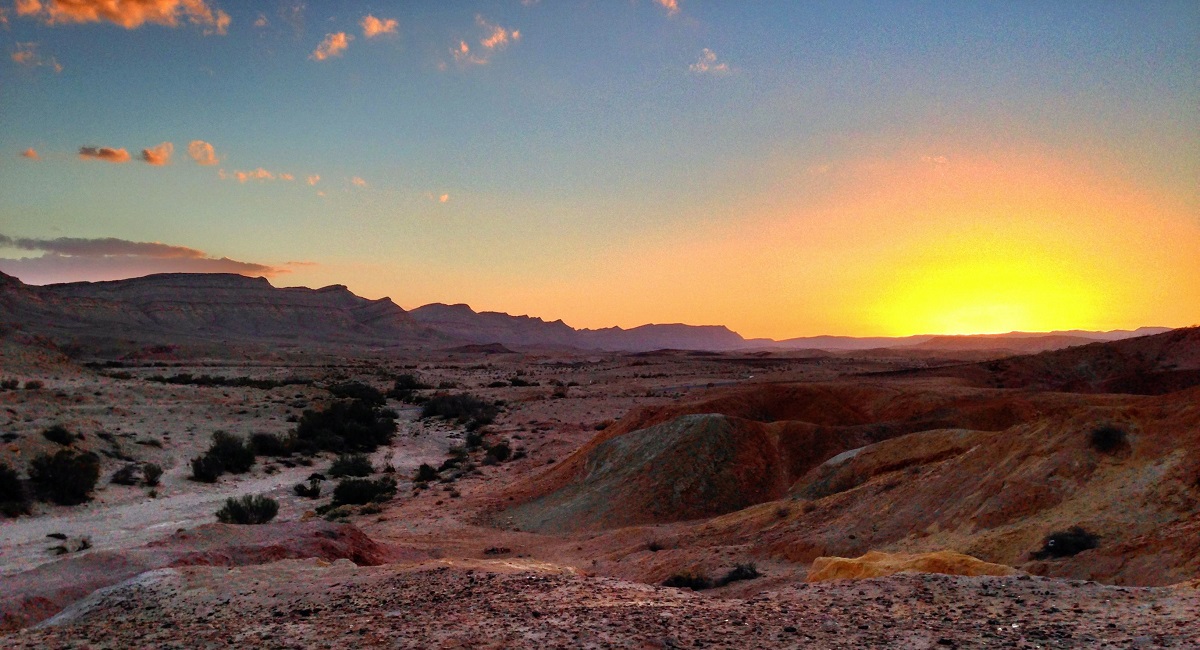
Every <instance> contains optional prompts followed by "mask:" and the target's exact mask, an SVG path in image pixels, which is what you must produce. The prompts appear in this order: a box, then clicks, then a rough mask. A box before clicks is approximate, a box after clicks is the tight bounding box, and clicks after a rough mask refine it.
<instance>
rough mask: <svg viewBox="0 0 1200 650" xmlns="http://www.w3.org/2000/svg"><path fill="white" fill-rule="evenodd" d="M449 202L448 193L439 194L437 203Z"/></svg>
mask: <svg viewBox="0 0 1200 650" xmlns="http://www.w3.org/2000/svg"><path fill="white" fill-rule="evenodd" d="M449 202H450V195H449V194H443V195H441V196H439V197H438V203H449Z"/></svg>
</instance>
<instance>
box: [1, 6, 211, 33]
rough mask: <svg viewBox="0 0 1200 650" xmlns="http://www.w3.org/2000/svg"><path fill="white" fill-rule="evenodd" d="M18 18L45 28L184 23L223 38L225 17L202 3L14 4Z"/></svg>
mask: <svg viewBox="0 0 1200 650" xmlns="http://www.w3.org/2000/svg"><path fill="white" fill-rule="evenodd" d="M16 9H17V15H18V16H29V17H33V18H36V19H37V20H40V21H42V22H43V23H45V24H47V25H60V24H61V25H67V24H76V23H99V22H110V23H113V24H115V25H120V26H121V27H124V28H125V29H137V28H139V27H141V26H142V25H144V24H146V23H152V24H155V25H163V26H166V27H178V26H179V25H180V24H182V23H183V22H184V21H185V20H186V22H188V23H191V24H193V25H197V26H200V27H202V28H204V33H205V34H206V35H207V34H220V35H224V34H225V33H226V32H227V31H228V28H229V24H230V22H231V19H230V17H229V14H227V13H225V12H224V11H221V10H220V9H217V10H214V9H213V8H212V6H210V4H209V3H208V2H206V0H45V2H43V1H42V0H17V3H16Z"/></svg>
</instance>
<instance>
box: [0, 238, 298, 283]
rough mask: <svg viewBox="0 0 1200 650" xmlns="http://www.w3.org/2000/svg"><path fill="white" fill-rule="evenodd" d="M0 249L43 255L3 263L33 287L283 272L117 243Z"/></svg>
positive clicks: (24, 241) (15, 244)
mask: <svg viewBox="0 0 1200 650" xmlns="http://www.w3.org/2000/svg"><path fill="white" fill-rule="evenodd" d="M0 248H13V249H17V250H25V251H34V252H41V253H42V255H41V256H39V257H25V258H18V259H0V270H3V271H4V272H5V273H9V274H12V275H14V276H16V277H18V278H20V279H21V280H22V281H24V282H28V283H30V284H49V283H54V282H73V281H78V280H116V279H121V278H132V277H139V276H142V275H147V274H150V273H237V274H240V275H249V276H259V275H262V276H267V277H271V276H274V275H279V274H281V273H288V272H289V269H288V268H286V267H287V266H290V264H289V265H285V266H284V267H275V266H269V265H266V264H257V263H254V262H241V261H238V260H231V259H229V258H227V257H214V256H212V255H209V254H208V253H205V252H204V251H201V250H197V249H195V248H189V247H187V246H175V245H171V244H163V243H159V242H137V241H130V240H127V239H117V238H115V237H104V238H96V239H86V238H79V237H60V238H57V239H34V238H23V237H8V236H5V235H0Z"/></svg>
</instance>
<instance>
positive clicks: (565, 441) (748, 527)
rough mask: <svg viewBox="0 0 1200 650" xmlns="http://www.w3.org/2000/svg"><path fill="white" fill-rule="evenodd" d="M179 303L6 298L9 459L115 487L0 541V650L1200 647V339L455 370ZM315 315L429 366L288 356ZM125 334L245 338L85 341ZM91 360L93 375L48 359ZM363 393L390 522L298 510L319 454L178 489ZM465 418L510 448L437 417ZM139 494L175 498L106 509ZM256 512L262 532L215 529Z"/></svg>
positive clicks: (415, 352) (411, 324)
mask: <svg viewBox="0 0 1200 650" xmlns="http://www.w3.org/2000/svg"><path fill="white" fill-rule="evenodd" d="M169 279H170V278H164V277H162V276H159V277H157V278H153V279H152V281H148V284H147V285H145V286H142V287H141V288H138V287H137V285H136V283H135V284H125V285H111V286H107V287H96V286H84V285H80V286H75V285H58V287H57V288H53V289H46V288H41V289H39V288H32V287H26V286H24V285H12V283H9V286H7V287H5V288H4V289H3V291H0V296H2V297H3V298H4V300H5V301H7V302H4V303H2V304H3V306H4V309H7V310H8V311H6V312H4V313H5V314H6V316H5V318H6V319H9V318H18V319H20V318H28V317H31V316H30V315H31V314H35V313H36V314H40V315H41V316H43V317H45V318H47V319H49V321H47V322H46V323H41V324H35V323H32V322H31V321H28V320H19V322H17V323H16V326H12V325H11V323H12V322H13V321H8V322H9V323H10V329H7V330H6V331H5V333H4V334H3V335H2V336H0V353H2V354H3V364H2V366H0V367H3V371H2V372H0V375H2V376H0V379H5V380H10V381H6V383H5V384H3V385H0V435H2V436H3V438H2V444H0V463H4V464H5V465H7V466H9V467H13V468H16V469H17V470H18V472H19V474H18V476H19V477H20V478H21V480H23V481H25V482H26V483H27V484H28V483H29V479H30V478H31V477H30V475H29V474H28V472H27V468H28V467H29V463H30V462H31V459H33V458H34V457H36V456H38V455H40V454H43V453H52V452H55V451H57V450H61V449H67V450H70V451H74V452H78V453H88V452H90V453H94V454H96V458H97V459H98V463H99V474H100V477H101V478H100V481H99V483H98V484H97V485H96V487H95V489H94V491H93V492H92V493H91V495H90V500H88V501H86V502H85V503H82V504H79V505H57V504H54V503H52V502H50V501H47V500H38V501H35V502H33V503H32V504H30V506H29V513H28V514H21V515H19V516H16V517H9V518H0V629H2V631H0V646H2V647H13V648H46V647H80V648H83V647H89V648H102V647H110V648H126V647H142V646H150V645H153V646H156V647H189V648H190V647H246V646H253V647H334V646H335V645H337V646H344V645H347V644H354V645H357V646H362V647H372V646H376V645H385V644H386V645H391V646H396V647H414V648H415V647H431V646H432V647H529V646H533V645H547V646H549V647H596V648H599V647H636V648H646V647H661V648H670V647H734V646H738V647H745V646H749V647H846V648H851V647H853V648H858V647H914V648H921V647H928V648H934V647H1030V648H1032V647H1062V648H1068V647H1071V648H1073V647H1087V648H1093V647H1114V648H1115V647H1121V648H1127V647H1139V648H1140V647H1146V648H1153V647H1179V648H1188V647H1196V646H1197V644H1200V624H1198V623H1197V621H1198V620H1200V592H1198V590H1197V587H1198V582H1197V581H1198V579H1200V564H1198V562H1200V560H1198V556H1197V554H1196V552H1195V540H1196V539H1197V538H1200V455H1198V453H1200V451H1198V450H1200V438H1198V437H1197V436H1200V409H1197V404H1200V386H1197V385H1196V383H1197V382H1194V381H1191V380H1189V379H1188V378H1189V377H1190V376H1191V375H1190V374H1189V373H1192V372H1195V371H1196V370H1197V369H1198V363H1200V338H1198V336H1197V330H1195V329H1186V330H1176V331H1172V332H1167V333H1164V334H1159V335H1155V336H1149V337H1143V338H1132V339H1129V340H1122V341H1118V342H1107V343H1099V344H1089V345H1083V346H1079V347H1072V348H1069V349H1065V350H1057V351H1048V352H1043V353H1039V354H1034V355H1028V356H1011V355H1006V354H1003V353H999V352H997V351H995V350H982V351H981V350H975V349H960V350H949V351H939V350H938V349H912V350H910V351H907V352H906V351H904V350H902V349H899V348H894V349H891V350H886V351H881V350H866V351H857V352H855V351H850V352H838V353H830V352H804V351H794V352H788V351H766V350H760V351H752V352H737V351H733V352H723V353H717V352H707V351H684V350H655V351H648V352H641V353H623V352H612V351H603V350H594V349H577V348H570V347H561V346H552V347H543V348H536V347H529V346H521V345H515V344H514V345H513V346H512V347H509V346H505V345H501V344H498V343H497V342H490V343H487V344H482V343H479V344H469V343H467V344H464V343H461V339H460V337H459V336H458V335H457V334H447V333H444V332H434V331H433V330H431V329H426V328H428V327H429V324H428V323H421V322H420V320H419V319H415V318H411V316H410V315H409V314H407V313H404V312H403V311H402V310H401V311H400V312H395V310H392V308H391V307H388V306H387V305H388V304H390V303H387V304H384V303H382V302H376V303H370V301H366V302H363V299H361V298H357V297H354V296H352V294H349V292H346V291H344V289H339V288H332V289H328V290H318V291H312V290H290V289H274V288H271V287H270V286H269V285H266V284H265V281H262V282H258V281H253V280H246V282H247V283H248V285H247V286H252V287H257V288H255V289H253V290H254V291H259V292H261V296H259V297H257V298H255V299H254V300H253V301H252V302H256V304H257V305H258V306H257V307H256V308H255V309H258V310H259V311H256V312H253V313H252V316H253V317H247V319H246V320H245V321H243V322H242V323H241V324H240V325H238V327H236V328H234V327H229V326H227V325H225V324H224V323H225V321H227V320H228V319H230V318H233V316H232V314H236V313H238V312H239V310H240V309H241V308H240V307H237V303H236V301H230V302H229V303H228V305H229V306H228V307H227V309H228V310H229V311H227V312H225V313H226V315H225V316H220V315H219V313H220V309H226V308H217V307H214V306H212V305H217V304H220V301H221V300H223V299H219V296H220V295H222V292H223V291H225V290H226V289H227V288H228V287H229V286H231V285H230V284H229V283H228V281H227V279H223V278H212V281H213V283H214V287H215V288H213V287H209V288H205V287H202V286H197V288H195V293H196V295H200V296H208V297H207V298H205V299H204V300H205V301H208V303H210V304H209V306H206V307H204V308H203V309H200V308H199V307H196V305H192V306H191V307H187V308H182V307H173V306H171V300H170V297H171V293H172V290H169V289H168V288H166V287H167V286H168V285H170V282H175V281H176V280H179V281H182V282H184V283H190V282H195V281H197V280H196V279H194V278H182V279H178V278H177V279H174V280H170V282H167V281H168V280H169ZM242 281H243V280H234V282H235V283H240V282H242ZM164 282H167V284H162V283H164ZM100 284H106V283H100ZM171 286H174V285H171ZM100 289H103V291H100V292H99V293H97V292H98V291H99V290H100ZM175 289H179V287H175ZM72 292H79V293H80V294H81V295H69V294H72ZM279 292H282V293H279ZM101 293H103V294H104V295H100V294H101ZM82 294H87V295H86V296H84V295H82ZM31 296H33V297H31ZM285 298H286V299H285ZM281 301H282V302H281ZM196 302H202V301H196ZM134 303H136V304H138V305H140V306H139V307H138V308H137V309H136V310H133V311H130V312H129V313H126V307H124V306H121V307H114V305H128V304H134ZM14 305H15V306H14ZM30 305H41V307H38V309H41V310H42V311H36V312H31V311H28V310H29V309H32V307H30ZM64 305H66V306H64ZM80 305H85V306H88V305H90V307H88V309H94V310H95V311H87V310H86V309H85V310H83V311H71V313H72V314H76V315H78V314H80V313H83V314H85V315H86V317H81V318H80V319H79V320H72V318H74V317H72V318H68V317H67V316H64V315H63V313H62V310H64V309H68V307H69V308H70V310H77V309H80ZM339 305H340V306H339ZM335 306H336V308H334V307H335ZM393 307H394V305H393ZM109 309H111V310H113V311H112V313H111V314H110V315H109V316H104V317H103V318H109V319H110V320H108V321H104V320H103V318H101V316H97V315H96V314H99V313H104V310H109ZM309 309H312V310H315V311H304V310H309ZM380 309H383V310H384V311H385V312H388V313H391V314H392V315H393V316H394V317H388V318H382V319H372V318H370V317H366V316H365V315H366V314H368V313H374V312H372V310H380ZM395 309H396V310H399V307H395ZM272 310H280V311H279V313H278V314H277V315H274V316H272V315H271V311H272ZM288 310H294V311H288ZM328 310H332V311H328ZM302 312H303V313H305V314H308V316H305V318H308V317H313V318H317V317H320V318H327V320H326V321H325V322H326V324H327V326H328V327H330V328H334V329H337V330H338V331H341V332H363V331H368V330H371V328H376V327H378V328H384V329H388V328H396V331H400V330H403V331H405V332H409V333H410V334H411V335H412V336H415V337H417V339H408V340H409V341H410V343H409V344H403V345H401V344H397V345H391V346H376V345H373V344H372V345H363V344H361V343H355V342H354V340H353V336H350V337H349V338H346V339H343V340H340V341H339V342H337V343H331V344H325V343H321V342H320V341H317V340H313V341H310V342H308V343H306V344H305V345H303V346H301V347H300V348H295V347H290V343H288V342H287V341H284V342H280V341H279V340H278V339H276V338H273V337H277V336H280V335H281V334H280V333H281V332H287V331H290V330H292V329H294V328H295V327H296V326H295V324H294V323H292V324H289V323H288V322H287V319H288V318H290V316H285V314H287V313H291V314H299V313H302ZM322 313H323V314H325V315H324V316H320V314H322ZM255 314H256V315H255ZM501 316H503V317H504V318H511V317H508V316H506V315H501ZM120 318H124V319H133V320H131V321H130V322H133V323H134V324H133V325H130V327H131V328H133V330H134V331H144V332H149V331H154V332H156V333H157V334H155V336H162V337H164V338H163V339H162V340H169V339H170V336H171V332H173V331H175V328H182V327H184V326H185V325H184V324H187V325H186V326H187V327H191V325H190V324H191V323H194V322H200V321H202V320H203V319H205V318H210V322H211V323H213V324H214V325H213V327H215V328H217V329H219V330H220V331H221V332H222V333H221V334H220V336H230V337H232V338H230V339H228V340H227V342H225V343H220V342H219V340H218V339H212V338H208V339H204V338H203V337H200V338H199V339H197V340H198V341H199V342H194V343H192V344H171V343H163V342H162V341H161V340H159V341H156V340H145V339H141V338H139V337H137V336H131V337H129V338H128V339H125V338H116V337H112V336H107V338H106V337H105V336H103V335H102V333H99V332H100V330H99V329H95V328H94V326H95V324H96V323H100V322H109V323H119V322H124V321H119V320H116V319H120ZM256 318H262V319H263V320H262V322H261V323H258V324H255V323H254V319H256ZM500 320H501V322H506V321H503V319H500ZM135 321H136V322H135ZM543 324H544V323H543ZM113 327H116V325H113ZM564 327H565V326H564ZM39 328H41V329H39ZM139 328H144V329H139ZM239 328H240V329H239ZM318 330H320V328H319V327H315V328H313V331H318ZM39 331H40V332H41V333H38V332H39ZM82 331H87V332H90V333H89V334H88V336H89V337H94V338H91V339H89V340H90V341H92V344H91V347H87V348H86V351H83V352H81V350H80V349H79V348H75V347H72V346H71V345H68V344H66V343H64V341H78V340H79V339H78V338H77V336H76V335H77V334H78V333H79V332H82ZM215 331H216V330H212V331H209V332H208V333H206V334H204V336H215V334H214V332H215ZM389 331H390V330H389ZM431 332H432V333H431ZM372 336H374V334H372ZM64 337H65V338H64ZM421 337H430V338H425V339H422V338H421ZM412 340H419V341H424V342H423V343H416V344H411V341H412ZM456 342H457V343H458V344H455V343H456ZM971 345H974V344H971ZM971 345H968V346H967V347H968V348H970V347H971ZM998 354H999V355H1000V356H996V355H998ZM973 355H983V356H982V357H981V358H983V359H984V360H983V361H976V359H977V358H980V357H975V356H973ZM404 382H407V383H404ZM401 385H404V386H408V388H405V389H404V390H400V389H399V387H400V386H401ZM347 386H349V387H351V388H354V390H355V391H358V392H360V393H361V391H362V389H363V387H367V388H369V389H373V390H377V391H379V393H380V394H384V393H386V394H387V395H388V396H387V397H386V398H382V397H381V400H382V402H383V405H382V407H381V408H384V409H388V410H389V411H390V412H391V414H392V416H394V421H395V423H396V432H395V434H394V436H393V437H392V438H391V439H390V441H388V442H387V443H386V444H384V445H382V446H380V447H379V448H377V449H375V450H374V451H371V452H369V454H368V460H369V463H370V474H369V476H370V477H371V479H372V480H375V479H379V480H384V479H388V480H391V481H393V482H394V485H395V494H394V495H393V496H389V497H385V498H382V499H380V500H377V501H375V502H372V503H368V504H365V505H354V506H345V505H343V506H339V507H337V508H334V507H333V504H332V503H330V500H329V499H330V495H331V494H332V492H333V489H332V488H333V485H334V484H335V483H338V480H336V479H333V478H330V480H328V481H326V482H325V484H324V489H323V490H322V491H321V492H320V496H319V497H318V498H316V499H310V498H307V497H304V496H301V495H300V494H299V493H297V492H296V491H294V490H293V486H295V485H296V484H299V483H303V482H304V481H306V480H307V479H308V478H309V477H310V476H311V475H313V474H314V473H320V474H322V475H327V474H329V473H330V470H331V467H332V465H333V463H334V461H335V459H336V458H337V454H335V453H332V452H329V451H316V450H309V451H308V452H306V453H300V452H288V453H283V454H280V455H275V456H271V455H260V456H258V457H257V458H256V459H255V462H254V464H253V466H252V467H250V468H249V469H248V470H247V471H245V472H244V473H239V474H225V475H224V476H221V477H220V478H218V479H217V480H215V482H212V483H206V482H198V481H195V480H192V473H193V471H194V470H193V468H192V466H191V463H190V461H191V460H192V459H193V458H196V457H198V456H199V455H201V454H203V453H205V449H206V448H207V447H208V446H209V445H210V443H211V441H212V440H213V434H214V432H215V431H218V430H220V431H226V432H229V433H230V434H232V435H234V436H240V437H241V438H243V439H249V438H250V437H252V436H255V435H259V436H262V435H269V436H274V437H276V438H278V439H286V438H287V437H288V436H292V435H295V433H296V431H297V429H298V426H299V425H298V422H300V421H301V420H302V419H303V418H305V417H307V416H306V415H305V414H306V413H308V412H318V411H322V410H324V409H329V408H333V407H335V406H336V405H337V404H345V403H348V401H349V400H351V399H352V398H351V397H349V396H348V394H347V393H346V391H347V390H349V389H347V388H346V387H347ZM355 387H357V388H355ZM463 395H470V396H473V397H474V398H477V399H478V400H479V401H480V403H481V404H485V405H492V406H494V407H495V409H496V412H495V414H494V416H492V417H491V418H490V419H489V421H487V422H484V423H479V424H472V422H471V421H470V419H469V418H465V417H464V418H460V419H455V418H454V417H450V418H443V417H436V416H432V415H426V414H424V413H423V409H422V405H421V402H422V400H428V399H430V398H434V397H438V396H441V397H455V396H459V397H461V396H463ZM56 425H59V426H62V427H63V428H64V429H65V430H66V431H67V432H68V433H69V436H70V437H68V438H66V439H60V440H59V441H57V442H56V441H55V440H54V438H55V436H54V435H47V433H46V432H47V431H48V430H50V429H51V428H53V427H54V426H56ZM501 450H503V453H501ZM143 463H154V464H156V465H158V466H159V467H161V468H162V470H163V474H162V477H161V479H160V480H159V482H158V484H157V485H156V486H153V487H151V486H147V485H141V484H136V485H134V484H130V485H126V484H120V483H117V482H114V481H113V479H115V478H116V475H117V474H118V473H119V472H120V471H121V470H122V469H123V468H125V467H127V466H129V465H131V464H136V465H139V466H140V464H143ZM423 465H424V466H428V468H427V469H424V468H422V466H423ZM429 472H432V474H429ZM239 495H265V496H269V497H270V498H271V499H273V500H274V501H275V502H276V503H277V505H278V514H277V516H275V518H274V520H273V521H271V522H270V523H266V524H260V525H231V524H218V523H214V522H215V516H214V513H215V512H216V511H217V509H218V508H219V507H220V506H221V505H222V503H224V501H225V500H226V499H227V498H229V497H236V496H239ZM1055 544H1066V545H1068V546H1059V547H1056V546H1055Z"/></svg>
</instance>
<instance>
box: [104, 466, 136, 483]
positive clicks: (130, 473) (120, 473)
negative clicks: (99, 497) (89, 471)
mask: <svg viewBox="0 0 1200 650" xmlns="http://www.w3.org/2000/svg"><path fill="white" fill-rule="evenodd" d="M110 481H111V482H113V483H116V484H117V485H137V484H138V466H137V463H126V464H125V465H122V466H121V469H119V470H117V471H115V472H113V475H112V479H110Z"/></svg>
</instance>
